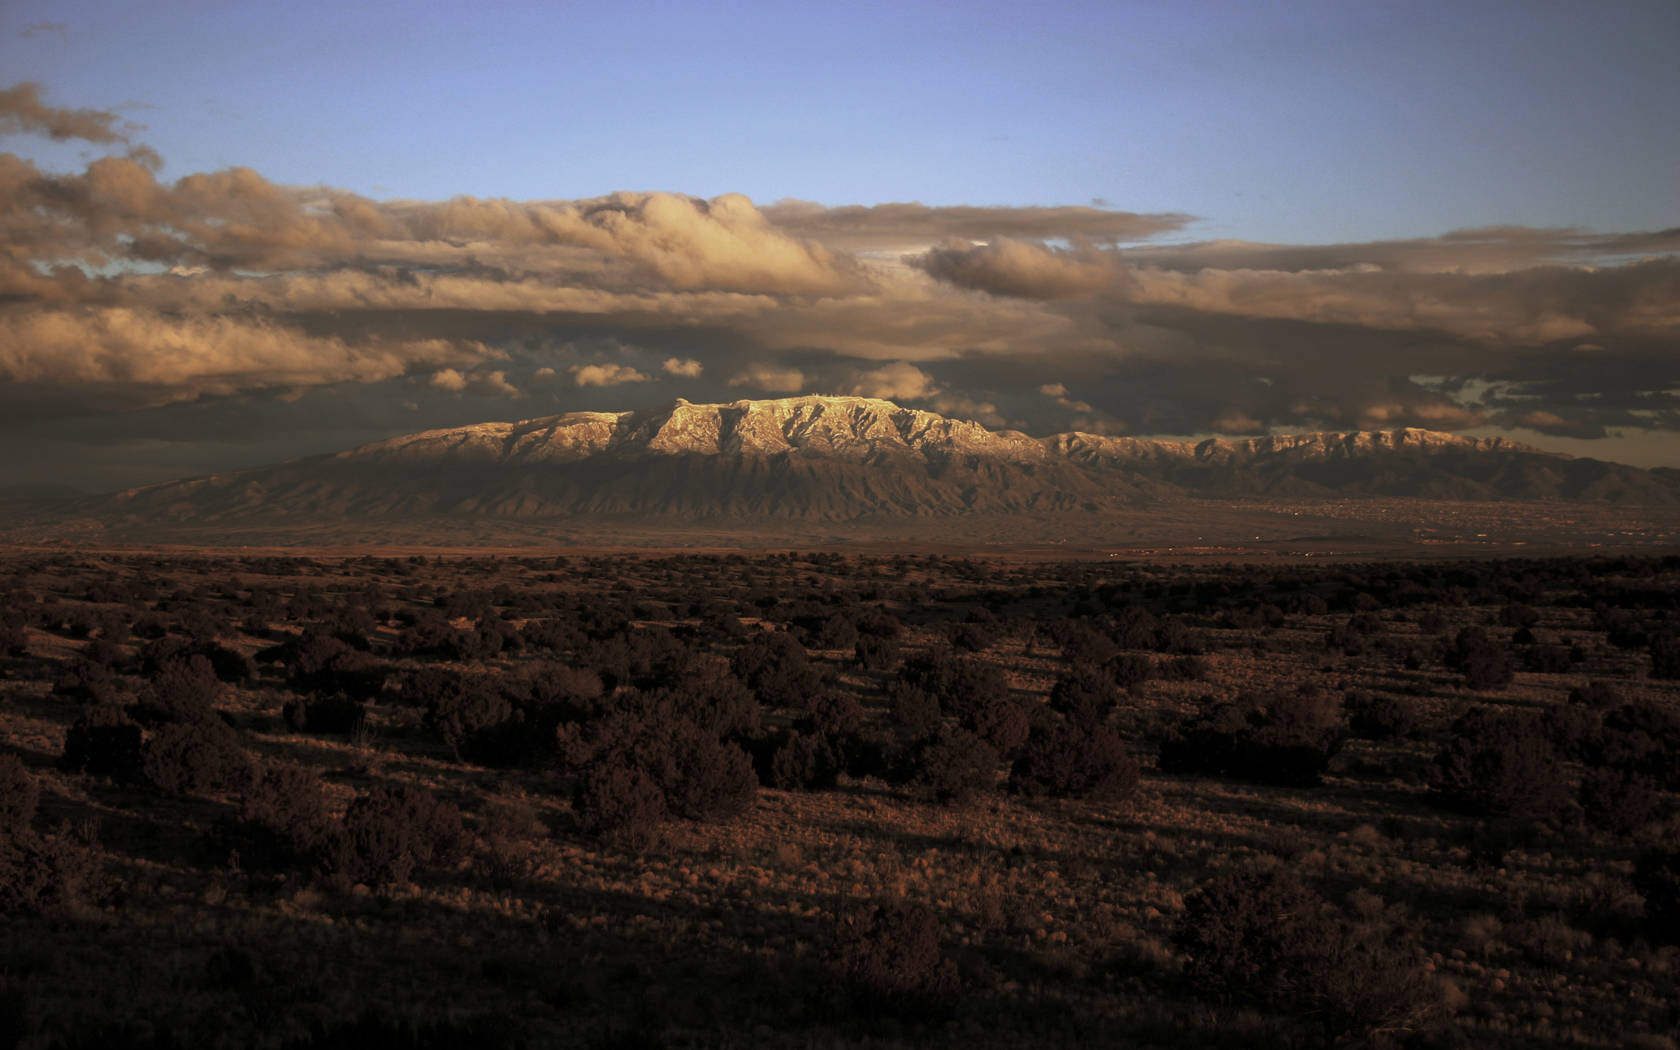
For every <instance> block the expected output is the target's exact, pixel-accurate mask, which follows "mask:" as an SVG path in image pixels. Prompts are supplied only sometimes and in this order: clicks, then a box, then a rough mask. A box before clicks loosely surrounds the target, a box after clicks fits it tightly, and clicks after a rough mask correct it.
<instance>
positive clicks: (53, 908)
mask: <svg viewBox="0 0 1680 1050" xmlns="http://www.w3.org/2000/svg"><path fill="white" fill-rule="evenodd" d="M40 795H41V792H40V785H39V784H37V783H36V781H35V777H34V775H33V774H32V773H30V772H29V770H28V769H27V768H25V767H24V765H23V763H22V762H21V761H20V760H19V759H18V758H17V756H16V755H0V911H28V912H36V913H39V914H44V915H53V916H60V915H68V914H71V913H73V912H74V911H76V910H77V909H79V908H86V907H89V906H91V905H95V904H99V903H102V902H103V901H104V899H105V898H106V897H107V896H108V895H109V893H110V892H111V890H112V889H113V888H114V887H113V884H112V882H111V880H110V879H109V878H108V877H107V876H106V875H105V871H104V866H105V865H104V852H103V851H102V850H101V849H100V848H99V845H98V843H97V841H96V840H95V838H94V836H93V834H92V831H91V829H88V828H82V829H77V828H75V827H73V826H72V825H71V824H70V823H69V822H65V823H63V824H61V825H60V826H59V827H57V828H55V829H53V830H52V831H51V832H49V833H47V834H45V835H41V834H37V833H36V831H35V829H34V826H33V824H34V819H35V810H36V806H37V805H38V804H39V802H40Z"/></svg>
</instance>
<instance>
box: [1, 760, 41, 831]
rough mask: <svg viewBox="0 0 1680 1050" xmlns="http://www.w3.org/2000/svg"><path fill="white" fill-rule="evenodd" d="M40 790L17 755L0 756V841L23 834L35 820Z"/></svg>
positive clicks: (32, 775) (33, 777)
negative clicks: (0, 839)
mask: <svg viewBox="0 0 1680 1050" xmlns="http://www.w3.org/2000/svg"><path fill="white" fill-rule="evenodd" d="M40 801H41V787H40V785H39V784H37V783H36V782H35V776H34V774H32V773H30V772H29V770H28V769H26V768H24V765H23V761H22V760H21V759H19V758H18V757H17V756H16V755H0V838H10V837H14V836H18V835H25V834H28V832H29V824H30V822H31V821H33V820H34V819H35V807H36V805H37V804H39V803H40Z"/></svg>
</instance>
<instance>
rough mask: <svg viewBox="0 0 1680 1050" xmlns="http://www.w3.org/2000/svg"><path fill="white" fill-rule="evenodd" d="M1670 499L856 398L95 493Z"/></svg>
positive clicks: (159, 496) (563, 425) (1668, 488)
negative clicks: (1049, 425)
mask: <svg viewBox="0 0 1680 1050" xmlns="http://www.w3.org/2000/svg"><path fill="white" fill-rule="evenodd" d="M1197 495H1207V496H1240V495H1273V496H1318V497H1324V496H1339V497H1347V496H1412V497H1420V498H1427V499H1476V500H1501V499H1520V500H1534V499H1557V500H1575V501H1592V502H1608V503H1634V504H1653V505H1665V506H1666V505H1674V504H1677V503H1680V485H1677V484H1676V482H1675V481H1674V480H1671V479H1668V478H1665V477H1662V476H1659V475H1657V474H1653V473H1651V472H1648V471H1643V470H1637V469H1635V468H1632V467H1623V466H1619V465H1616V464H1610V463H1602V462H1599V461H1597V460H1591V459H1572V458H1571V457H1568V456H1561V455H1554V454H1551V453H1544V452H1540V451H1538V450H1536V449H1533V448H1530V447H1528V446H1526V445H1521V444H1518V443H1516V442H1511V441H1506V440H1504V439H1501V438H1492V439H1472V438H1461V437H1455V436H1453V435H1449V434H1438V433H1433V432H1430V431H1424V430H1396V431H1392V432H1379V433H1370V432H1358V433H1345V434H1301V435H1279V436H1272V437H1265V438H1256V439H1251V440H1246V441H1223V440H1209V441H1204V442H1201V443H1199V444H1189V443H1183V442H1167V441H1146V440H1139V439H1135V438H1116V437H1102V436H1097V435H1092V434H1078V433H1075V434H1059V435H1056V436H1053V437H1047V438H1033V437H1029V436H1027V435H1025V434H1021V433H1019V432H1016V431H989V430H987V429H985V428H984V427H982V426H980V425H979V424H976V423H970V422H965V421H962V420H953V419H946V418H944V417H942V416H939V415H936V414H934V413H931V412H922V411H917V410H915V409H908V408H902V407H900V406H898V405H896V404H894V403H892V402H890V401H881V400H875V399H870V398H861V397H815V396H813V397H795V398H785V399H781V400H774V401H737V402H735V403H733V404H726V405H696V404H690V403H689V402H687V401H681V400H679V401H676V402H673V403H671V404H668V405H662V406H659V407H657V408H651V409H644V410H640V411H634V412H618V413H605V412H575V413H570V414H567V415H561V416H552V417H548V418H545V419H533V420H527V421H525V422H523V423H484V424H479V425H475V426H468V427H459V428H455V429H450V430H434V431H427V432H425V433H421V434H411V435H408V436H405V437H398V438H391V439H389V440H386V441H378V442H375V443H373V444H370V445H364V446H362V447H360V448H356V449H352V450H350V451H348V452H342V453H338V454H336V455H328V456H317V457H313V458H310V459H303V460H296V461H293V462H290V463H282V464H278V465H275V466H270V467H261V468H257V469H254V470H247V471H239V472H235V473H230V474H220V475H213V476H210V477H205V478H197V479H192V480H187V481H178V482H169V483H166V484H163V485H153V486H149V487H146V488H141V489H134V490H130V491H128V492H122V493H118V494H116V495H114V496H108V497H97V498H93V499H88V500H83V501H81V502H80V503H79V504H78V508H77V509H78V511H79V512H81V513H84V514H104V515H117V516H120V517H122V518H124V519H126V520H128V521H130V522H142V521H146V520H162V521H171V522H186V521H218V520H233V519H239V518H244V517H251V516H256V515H261V516H264V517H266V518H270V519H286V518H290V519H304V518H320V517H332V516H357V517H374V518H397V517H409V516H416V515H428V514H448V515H476V516H496V517H514V518H549V517H555V518H560V517H567V516H586V517H588V518H590V519H591V520H601V519H604V518H626V519H628V518H639V517H656V518H660V519H666V520H698V519H718V520H722V519H732V518H743V519H744V518H755V517H776V518H787V519H794V520H807V521H830V522H838V521H855V520H858V519H860V518H867V517H878V516H890V517H903V516H929V515H932V516H947V515H961V514H1020V513H1027V514H1055V513H1064V512H1077V511H1081V510H1084V511H1100V510H1115V509H1121V508H1137V507H1140V506H1143V505H1146V504H1148V503H1150V502H1151V501H1155V500H1160V499H1184V498H1187V497H1191V496H1197Z"/></svg>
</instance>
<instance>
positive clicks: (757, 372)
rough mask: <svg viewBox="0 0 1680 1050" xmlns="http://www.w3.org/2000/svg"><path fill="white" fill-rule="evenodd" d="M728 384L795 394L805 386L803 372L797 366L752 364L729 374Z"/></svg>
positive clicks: (767, 391)
mask: <svg viewBox="0 0 1680 1050" xmlns="http://www.w3.org/2000/svg"><path fill="white" fill-rule="evenodd" d="M729 385H730V386H745V387H752V388H754V389H757V390H763V391H765V392H766V393H770V394H797V393H799V391H800V390H802V389H803V388H804V386H805V373H803V372H801V371H800V370H799V369H797V368H782V367H779V366H777V365H772V364H754V365H749V366H748V367H747V368H745V369H743V370H742V371H740V372H737V373H735V375H733V376H731V377H730V379H729Z"/></svg>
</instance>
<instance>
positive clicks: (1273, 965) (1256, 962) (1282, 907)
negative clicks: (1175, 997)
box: [1173, 872, 1325, 1001]
mask: <svg viewBox="0 0 1680 1050" xmlns="http://www.w3.org/2000/svg"><path fill="white" fill-rule="evenodd" d="M1323 906H1324V899H1323V898H1322V897H1320V896H1319V895H1318V894H1317V893H1314V892H1313V891H1312V890H1310V889H1308V888H1306V887H1305V886H1303V885H1301V882H1300V880H1299V879H1297V878H1296V877H1295V876H1293V875H1290V874H1287V873H1282V872H1269V873H1264V874H1257V873H1249V872H1244V873H1241V874H1236V875H1226V876H1222V877H1220V878H1217V879H1214V880H1212V881H1211V882H1209V883H1207V884H1206V885H1204V886H1202V887H1201V888H1200V889H1198V890H1196V891H1195V892H1193V893H1191V894H1189V895H1187V896H1186V897H1185V898H1184V915H1183V917H1182V918H1181V919H1180V920H1179V923H1178V928H1177V929H1176V930H1175V931H1174V932H1173V943H1174V944H1176V945H1177V946H1178V947H1179V948H1180V949H1181V950H1182V951H1184V952H1185V953H1186V954H1188V955H1189V956H1190V963H1189V965H1188V966H1187V967H1186V972H1187V974H1188V975H1189V977H1190V979H1191V981H1192V982H1193V983H1194V984H1196V985H1197V986H1198V987H1200V988H1201V989H1202V990H1203V991H1205V992H1207V993H1209V994H1213V995H1216V996H1219V997H1221V998H1231V997H1240V998H1252V999H1258V1000H1261V1001H1265V1000H1267V999H1271V998H1274V997H1282V996H1285V995H1287V994H1288V992H1289V991H1290V990H1291V987H1292V985H1291V976H1292V971H1293V970H1294V969H1295V968H1296V967H1298V966H1299V963H1300V960H1301V959H1302V958H1304V957H1306V956H1309V955H1311V954H1312V953H1313V952H1314V950H1315V949H1316V948H1317V947H1318V946H1320V945H1321V944H1322V943H1323V941H1324V937H1325V926H1324V923H1323V920H1322V919H1321V917H1320V910H1321V909H1322V908H1323Z"/></svg>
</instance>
